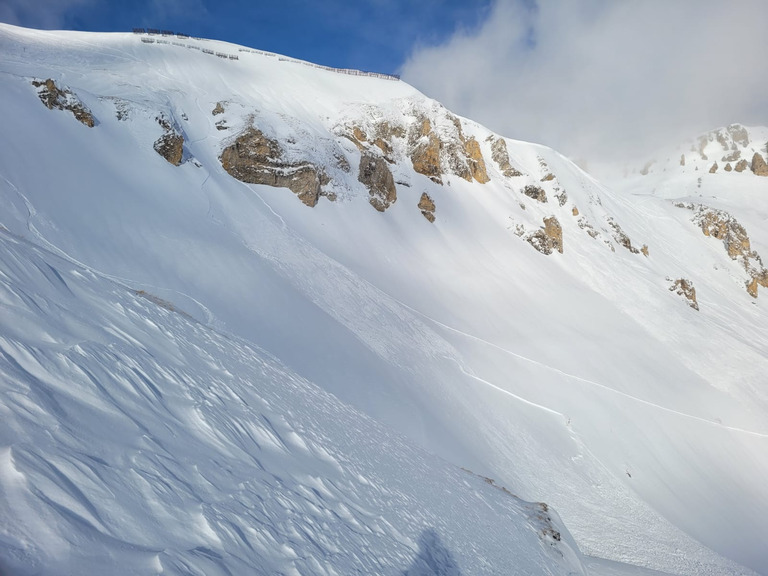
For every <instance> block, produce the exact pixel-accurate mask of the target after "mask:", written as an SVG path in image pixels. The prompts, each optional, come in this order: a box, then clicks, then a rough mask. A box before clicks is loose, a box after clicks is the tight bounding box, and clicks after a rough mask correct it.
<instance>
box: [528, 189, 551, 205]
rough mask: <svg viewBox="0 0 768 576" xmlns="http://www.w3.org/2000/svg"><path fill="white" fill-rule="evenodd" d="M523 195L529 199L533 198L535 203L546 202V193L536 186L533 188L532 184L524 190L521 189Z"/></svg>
mask: <svg viewBox="0 0 768 576" xmlns="http://www.w3.org/2000/svg"><path fill="white" fill-rule="evenodd" d="M523 194H525V195H526V196H528V197H529V198H533V199H534V200H536V201H537V202H541V203H542V204H543V203H545V202H546V201H547V193H546V192H545V191H544V189H543V188H540V187H538V186H534V185H533V184H528V185H527V186H526V187H525V188H523Z"/></svg>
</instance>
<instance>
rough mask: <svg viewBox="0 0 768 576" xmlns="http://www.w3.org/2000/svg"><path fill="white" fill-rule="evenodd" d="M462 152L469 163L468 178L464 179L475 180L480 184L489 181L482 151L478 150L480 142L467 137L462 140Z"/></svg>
mask: <svg viewBox="0 0 768 576" xmlns="http://www.w3.org/2000/svg"><path fill="white" fill-rule="evenodd" d="M464 153H465V154H466V157H467V163H468V164H469V172H470V176H471V177H470V178H465V180H468V181H470V182H471V181H472V179H474V180H476V181H477V182H479V183H480V184H485V183H487V182H490V181H491V179H490V178H488V172H487V171H486V169H485V160H484V159H483V153H482V152H481V151H480V144H478V142H477V140H475V139H474V138H467V139H465V140H464Z"/></svg>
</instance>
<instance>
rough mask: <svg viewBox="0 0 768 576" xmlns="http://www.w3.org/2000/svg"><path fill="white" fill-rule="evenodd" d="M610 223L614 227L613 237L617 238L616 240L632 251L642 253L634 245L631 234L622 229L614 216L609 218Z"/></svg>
mask: <svg viewBox="0 0 768 576" xmlns="http://www.w3.org/2000/svg"><path fill="white" fill-rule="evenodd" d="M608 224H609V225H610V226H611V228H613V239H614V240H616V242H618V243H619V244H621V245H622V246H623V247H624V248H626V249H627V250H629V251H630V252H632V254H638V253H640V250H638V249H637V248H635V247H634V246H632V241H631V240H630V239H629V236H627V235H626V233H625V232H624V230H622V229H621V226H619V223H618V222H616V221H615V220H614V219H613V218H608Z"/></svg>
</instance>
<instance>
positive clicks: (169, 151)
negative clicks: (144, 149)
mask: <svg viewBox="0 0 768 576" xmlns="http://www.w3.org/2000/svg"><path fill="white" fill-rule="evenodd" d="M157 122H158V124H160V126H162V127H163V135H162V136H160V138H158V139H157V140H155V144H154V148H155V152H157V153H158V154H160V156H162V157H163V158H165V159H166V160H167V161H168V162H169V163H171V164H173V165H174V166H178V165H180V164H181V160H182V158H183V157H184V136H182V135H181V134H180V133H179V132H178V131H177V130H176V129H175V128H174V127H173V126H172V125H171V123H170V122H169V121H168V120H166V119H165V118H164V117H162V116H159V117H158V118H157Z"/></svg>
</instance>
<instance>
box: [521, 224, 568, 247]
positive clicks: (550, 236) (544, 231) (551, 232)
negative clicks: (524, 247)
mask: <svg viewBox="0 0 768 576" xmlns="http://www.w3.org/2000/svg"><path fill="white" fill-rule="evenodd" d="M526 240H527V241H528V243H529V244H530V245H531V246H533V247H534V248H536V250H538V251H539V252H541V253H542V254H547V255H549V254H552V252H553V251H554V250H557V251H558V252H560V254H562V253H563V228H562V227H561V226H560V222H558V221H557V218H555V217H554V216H550V217H549V218H544V227H543V228H540V229H539V230H536V231H535V232H533V233H531V234H529V235H528V236H527V237H526Z"/></svg>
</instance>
